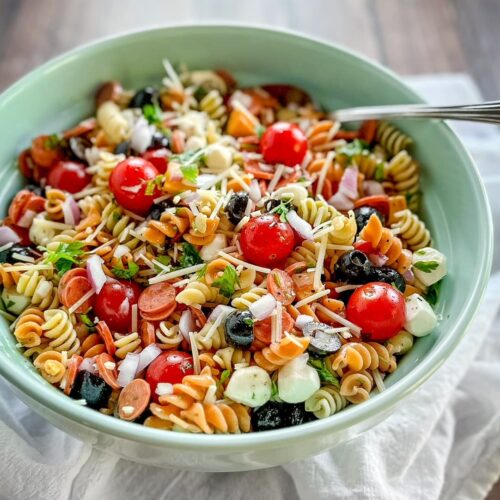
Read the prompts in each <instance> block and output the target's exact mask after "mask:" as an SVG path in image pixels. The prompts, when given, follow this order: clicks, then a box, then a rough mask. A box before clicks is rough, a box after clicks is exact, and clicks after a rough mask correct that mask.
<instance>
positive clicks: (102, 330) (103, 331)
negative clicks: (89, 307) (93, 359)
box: [97, 321, 116, 356]
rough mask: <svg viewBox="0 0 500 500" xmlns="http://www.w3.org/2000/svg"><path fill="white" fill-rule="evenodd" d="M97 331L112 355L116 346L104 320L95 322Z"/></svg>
mask: <svg viewBox="0 0 500 500" xmlns="http://www.w3.org/2000/svg"><path fill="white" fill-rule="evenodd" d="M97 333H98V334H99V335H100V336H101V337H102V340H103V341H104V345H105V346H106V350H107V351H108V353H109V354H110V355H111V356H113V355H114V354H115V352H116V346H115V342H114V340H113V335H111V330H110V329H109V327H108V325H107V324H106V322H105V321H99V323H97Z"/></svg>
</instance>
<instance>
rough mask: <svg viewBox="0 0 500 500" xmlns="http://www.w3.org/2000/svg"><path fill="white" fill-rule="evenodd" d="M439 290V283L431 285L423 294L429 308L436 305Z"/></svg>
mask: <svg viewBox="0 0 500 500" xmlns="http://www.w3.org/2000/svg"><path fill="white" fill-rule="evenodd" d="M440 290H441V281H438V282H437V283H434V284H433V285H431V286H430V287H429V288H428V289H427V293H426V294H425V298H426V300H427V302H429V304H430V305H431V306H435V305H436V304H437V301H438V299H439V291H440Z"/></svg>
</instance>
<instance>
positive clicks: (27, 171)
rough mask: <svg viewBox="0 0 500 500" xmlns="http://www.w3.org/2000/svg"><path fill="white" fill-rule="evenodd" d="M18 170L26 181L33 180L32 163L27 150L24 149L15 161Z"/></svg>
mask: <svg viewBox="0 0 500 500" xmlns="http://www.w3.org/2000/svg"><path fill="white" fill-rule="evenodd" d="M17 163H18V165H19V170H20V171H21V173H22V174H23V175H24V177H26V178H27V179H32V178H33V169H34V163H33V159H32V158H31V152H30V150H29V149H25V150H24V151H23V152H22V153H21V154H20V155H19V158H18V160H17Z"/></svg>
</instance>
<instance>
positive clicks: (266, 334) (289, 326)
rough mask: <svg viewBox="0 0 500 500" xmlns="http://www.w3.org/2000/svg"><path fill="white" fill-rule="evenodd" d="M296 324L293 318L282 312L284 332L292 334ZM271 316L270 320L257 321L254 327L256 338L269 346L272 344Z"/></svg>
mask: <svg viewBox="0 0 500 500" xmlns="http://www.w3.org/2000/svg"><path fill="white" fill-rule="evenodd" d="M294 325H295V322H294V321H293V318H292V317H291V316H290V315H289V314H288V313H287V312H286V311H282V331H283V332H291V331H292V330H293V326H294ZM271 333H272V327H271V316H269V318H266V319H263V320H261V321H256V322H255V323H254V325H253V334H254V337H255V338H256V339H257V340H259V341H260V342H263V343H265V344H266V345H269V344H270V343H271Z"/></svg>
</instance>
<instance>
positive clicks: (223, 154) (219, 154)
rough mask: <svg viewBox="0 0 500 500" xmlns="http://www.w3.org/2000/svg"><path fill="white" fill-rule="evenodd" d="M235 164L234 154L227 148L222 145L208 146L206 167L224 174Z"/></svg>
mask: <svg viewBox="0 0 500 500" xmlns="http://www.w3.org/2000/svg"><path fill="white" fill-rule="evenodd" d="M232 162H233V153H232V151H231V150H230V149H229V148H227V147H226V146H222V145H221V144H212V145H210V146H208V148H207V151H206V153H205V165H206V166H207V167H208V168H210V169H212V170H215V171H216V172H222V171H224V170H226V169H228V168H229V167H230V166H231V164H232Z"/></svg>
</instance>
